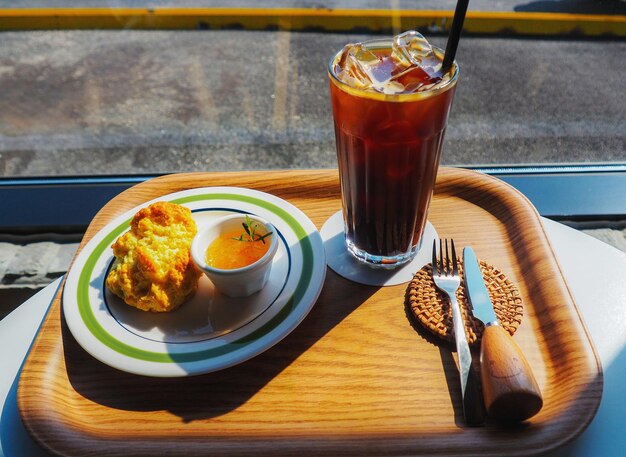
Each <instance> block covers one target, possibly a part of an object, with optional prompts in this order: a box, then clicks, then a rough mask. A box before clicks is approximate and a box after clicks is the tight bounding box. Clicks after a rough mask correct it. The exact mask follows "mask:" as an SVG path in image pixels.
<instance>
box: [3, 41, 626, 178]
mask: <svg viewBox="0 0 626 457" xmlns="http://www.w3.org/2000/svg"><path fill="white" fill-rule="evenodd" d="M366 38H368V37H367V36H364V35H358V36H356V35H344V34H318V33H298V32H295V33H289V32H270V31H267V32H263V31H50V32H5V33H0V94H2V96H1V97H0V176H38V175H68V174H70V175H72V174H93V173H97V174H100V173H150V172H171V171H189V170H253V169H268V168H308V167H314V168H315V167H335V166H336V159H335V149H334V148H335V147H334V133H333V127H332V118H331V112H330V106H329V100H328V87H327V76H326V64H327V61H328V59H329V57H330V56H331V54H332V53H333V52H335V51H336V50H337V49H339V48H340V47H341V46H342V45H343V44H345V43H346V42H348V41H358V40H363V39H366ZM431 41H433V42H434V43H435V44H437V45H439V46H444V45H445V37H434V38H433V39H432V40H431ZM625 55H626V42H625V41H623V40H621V41H620V40H617V41H608V40H607V41H603V40H584V39H581V40H576V39H511V38H493V37H482V38H481V37H464V38H463V39H462V41H461V44H460V46H459V50H458V53H457V59H458V61H459V63H460V67H461V77H460V80H459V85H458V89H457V93H456V98H455V102H454V106H453V109H452V114H451V116H450V120H449V126H448V130H447V133H446V140H445V144H444V153H443V162H444V163H445V164H455V165H467V164H521V163H555V162H556V163H572V162H626V90H624V89H625V88H626V76H625V75H626V59H624V56H625Z"/></svg>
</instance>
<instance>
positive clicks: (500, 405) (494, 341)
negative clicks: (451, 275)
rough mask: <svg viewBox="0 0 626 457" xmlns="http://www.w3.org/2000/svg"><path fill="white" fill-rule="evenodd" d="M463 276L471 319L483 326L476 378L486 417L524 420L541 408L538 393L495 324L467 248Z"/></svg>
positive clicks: (520, 358)
mask: <svg viewBox="0 0 626 457" xmlns="http://www.w3.org/2000/svg"><path fill="white" fill-rule="evenodd" d="M463 276H464V280H465V290H466V292H467V296H468V299H469V302H470V305H471V307H472V312H473V314H474V317H476V318H478V319H480V320H481V321H482V322H483V324H485V331H484V332H483V336H482V340H481V346H480V375H481V381H482V385H483V398H484V401H485V408H486V409H487V415H488V416H489V417H492V418H494V419H498V420H502V421H507V422H512V421H523V420H526V419H528V418H530V417H532V416H534V415H535V414H537V412H539V410H540V409H541V407H542V406H543V398H542V397H541V391H540V390H539V386H538V385H537V381H536V380H535V377H534V375H533V372H532V370H531V368H530V365H529V364H528V361H527V360H526V357H524V353H523V352H522V350H521V349H520V347H519V346H518V345H517V343H516V342H515V340H514V339H513V338H512V337H511V335H510V334H509V332H507V331H506V330H505V329H504V328H503V327H502V326H501V325H500V322H499V321H498V317H497V316H496V313H495V311H494V309H493V305H492V303H491V299H490V298H489V293H488V292H487V287H485V282H484V280H483V275H482V272H481V271H480V267H479V265H478V260H477V259H476V255H475V254H474V250H473V249H472V248H471V247H466V248H465V249H463Z"/></svg>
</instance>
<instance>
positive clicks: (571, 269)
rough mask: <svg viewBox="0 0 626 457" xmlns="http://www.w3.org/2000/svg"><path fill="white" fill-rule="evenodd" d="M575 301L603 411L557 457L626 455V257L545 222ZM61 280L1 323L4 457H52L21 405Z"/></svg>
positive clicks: (0, 441)
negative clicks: (33, 352) (25, 376)
mask: <svg viewBox="0 0 626 457" xmlns="http://www.w3.org/2000/svg"><path fill="white" fill-rule="evenodd" d="M543 222H544V226H545V228H546V232H547V233H548V237H549V238H550V242H551V243H552V246H553V248H554V250H555V254H556V256H557V259H558V261H559V263H560V265H561V268H562V270H563V274H564V275H565V279H566V280H567V283H568V285H569V287H570V290H571V292H572V294H573V295H574V299H575V301H576V303H577V305H578V307H579V309H580V311H581V313H582V315H583V319H584V321H585V324H586V325H587V327H588V329H589V331H590V333H591V336H592V339H593V342H594V343H595V347H596V349H597V351H598V354H599V356H600V359H601V361H602V366H603V371H604V390H603V394H602V401H601V403H600V408H599V410H598V412H597V414H596V416H595V418H594V419H593V421H592V423H591V424H590V425H589V427H588V428H587V429H586V430H585V432H584V433H583V434H582V435H581V436H580V437H578V438H577V439H576V440H574V441H573V442H572V443H570V444H569V445H567V446H565V447H563V448H560V449H559V450H557V451H556V452H554V453H552V454H550V455H551V456H559V457H561V456H581V457H582V456H585V457H587V456H603V457H610V456H624V455H626V415H625V414H624V412H626V395H624V391H626V253H623V252H621V251H619V250H617V249H615V248H613V247H611V246H609V245H607V244H605V243H602V242H601V241H598V240H596V239H595V238H591V237H590V236H588V235H585V234H583V233H581V232H578V231H576V230H573V229H571V228H569V227H566V226H564V225H562V224H558V223H556V222H554V221H550V220H548V219H543ZM60 282H61V281H60V279H59V280H57V281H55V282H54V283H52V284H50V285H49V286H48V287H46V288H45V289H44V290H42V291H41V292H39V293H38V294H37V295H35V296H34V297H32V298H31V299H30V300H28V301H27V302H25V303H24V304H22V305H21V306H20V307H19V308H17V309H16V310H15V311H13V312H12V313H11V314H9V315H8V316H7V317H5V318H4V319H3V320H2V321H0V373H1V376H0V407H1V410H2V415H1V417H0V457H1V456H6V457H31V456H34V457H37V456H45V455H47V454H46V453H44V452H43V451H42V450H41V448H40V447H39V446H38V445H37V444H35V443H34V442H33V441H32V440H31V439H30V437H29V435H28V434H27V432H26V430H25V429H24V426H23V424H22V421H21V419H20V417H19V414H18V411H17V404H16V392H17V382H18V379H19V372H20V370H21V367H22V363H23V361H24V358H25V357H26V354H27V353H28V350H29V349H30V345H31V343H32V340H33V338H34V336H35V335H36V333H37V331H38V329H39V327H40V325H41V322H42V321H43V318H44V317H45V315H46V313H47V311H48V308H49V306H50V303H51V301H52V299H53V298H54V295H55V294H56V291H57V289H58V287H59V285H60Z"/></svg>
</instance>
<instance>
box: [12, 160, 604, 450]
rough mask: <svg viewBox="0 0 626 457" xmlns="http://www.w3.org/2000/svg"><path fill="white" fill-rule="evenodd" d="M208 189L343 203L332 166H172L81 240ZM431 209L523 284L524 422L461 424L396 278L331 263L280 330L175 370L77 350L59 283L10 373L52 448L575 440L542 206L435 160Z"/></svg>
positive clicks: (584, 337) (543, 445)
mask: <svg viewBox="0 0 626 457" xmlns="http://www.w3.org/2000/svg"><path fill="white" fill-rule="evenodd" d="M205 186H239V187H247V188H253V189H258V190H262V191H265V192H270V193H272V194H275V195H277V196H279V197H281V198H283V199H285V200H288V201H290V202H291V203H293V204H294V205H296V206H297V207H299V208H300V209H301V210H302V211H303V212H304V213H306V214H307V215H308V216H309V217H310V218H311V220H312V221H313V222H314V223H315V224H316V226H317V227H318V229H319V228H321V226H322V225H323V223H324V222H325V221H326V220H327V218H328V217H330V216H331V215H332V214H333V213H335V212H336V211H338V210H339V209H340V207H341V202H340V196H339V185H338V174H337V171H336V170H311V171H268V172H236V173H194V174H178V175H170V176H165V177H161V178H157V179H154V180H151V181H147V182H145V183H142V184H139V185H137V186H135V187H133V188H131V189H129V190H127V191H125V192H124V193H122V194H120V195H119V196H118V197H116V198H115V199H113V200H112V201H111V202H109V203H108V204H107V205H106V206H105V207H104V208H102V210H101V211H100V212H99V213H98V214H97V215H96V217H95V218H94V220H93V222H92V224H91V225H90V226H89V228H88V230H87V232H86V234H85V238H84V240H83V242H82V244H81V247H82V246H83V245H84V244H85V242H86V241H87V240H89V239H90V238H91V237H92V236H93V235H94V234H95V233H96V232H97V231H98V230H99V229H100V228H102V227H103V226H104V225H105V224H106V223H107V222H108V221H110V220H111V219H112V218H114V217H116V216H117V215H119V214H121V213H123V212H125V211H127V210H129V209H132V208H133V207H135V206H137V205H139V204H141V203H143V202H145V201H147V200H150V199H153V198H156V197H158V196H160V195H165V194H168V193H171V192H175V191H179V190H184V189H191V188H197V187H205ZM429 220H430V221H431V222H432V223H433V225H434V226H435V228H436V229H437V231H438V233H439V235H440V236H442V237H444V236H445V237H448V238H454V240H455V243H456V244H457V246H464V245H472V246H473V248H474V250H475V252H476V254H477V256H478V257H479V258H480V259H483V260H486V261H487V262H489V263H491V264H493V265H495V266H496V267H497V268H498V269H500V270H501V271H503V272H504V273H505V274H506V275H507V276H508V277H509V278H510V279H511V280H512V281H513V282H514V283H516V284H517V286H518V287H519V290H520V294H521V296H522V299H523V301H524V307H525V310H524V311H525V314H524V317H523V320H522V324H521V325H520V327H519V329H518V331H517V332H516V333H515V337H514V339H515V341H516V342H517V343H518V344H519V346H520V347H521V348H522V350H523V351H524V354H526V356H527V358H528V361H529V363H530V365H531V367H532V369H533V371H534V374H535V377H536V379H537V382H538V384H539V387H540V389H541V391H542V393H543V397H544V406H543V408H542V410H541V411H540V412H539V413H538V414H537V415H536V416H534V417H533V418H532V419H531V420H530V421H528V422H525V423H522V424H518V425H516V426H503V425H501V424H498V423H497V422H493V421H488V422H487V423H486V424H485V425H484V426H482V427H466V426H465V425H464V424H463V420H462V410H461V398H460V387H459V381H458V373H457V368H456V362H455V357H456V354H454V353H453V352H452V351H453V348H452V346H449V345H447V344H446V343H442V342H439V341H434V340H432V339H431V338H430V337H428V336H427V334H426V333H425V332H423V331H421V330H420V329H419V325H418V324H416V323H414V322H413V321H412V320H411V318H410V317H409V316H410V315H411V313H410V311H409V312H407V304H406V301H405V293H406V288H407V284H404V285H399V286H392V287H383V288H381V287H368V286H363V285H359V284H354V283H351V282H349V281H347V280H345V279H343V278H341V277H339V276H338V275H336V274H335V273H334V272H332V271H331V270H329V271H328V273H327V276H326V281H325V284H324V287H323V290H322V293H321V295H320V297H319V299H318V301H317V303H316V305H315V306H314V308H313V310H312V311H311V313H310V314H309V315H308V316H307V318H306V319H305V320H304V321H303V323H302V324H301V325H300V326H299V327H298V328H296V329H295V330H294V331H293V332H292V333H291V334H290V335H289V336H287V337H286V338H285V339H284V340H283V341H281V342H280V343H279V344H277V345H276V346H274V347H272V348H271V349H269V350H268V351H266V352H264V353H263V354H261V355H259V356H257V357H255V358H253V359H252V360H249V361H247V362H245V363H242V364H240V365H238V366H235V367H232V368H229V369H226V370H223V371H219V372H216V373H212V374H207V375H202V376H194V377H186V378H174V379H160V378H147V377H142V376H135V375H131V374H127V373H124V372H120V371H117V370H115V369H113V368H110V367H108V366H106V365H104V364H102V363H100V362H98V361H97V360H95V359H94V358H92V357H91V356H89V355H88V354H87V353H86V352H85V351H84V350H83V349H82V348H81V347H80V346H79V345H78V344H77V343H76V341H75V340H74V338H73V337H72V335H71V334H70V333H69V331H68V329H67V327H66V324H65V323H64V321H63V318H62V312H61V300H60V297H61V293H59V294H58V295H57V297H56V299H55V301H54V303H53V305H52V308H51V311H50V312H49V314H48V316H47V318H46V320H45V322H44V324H43V327H42V329H41V332H40V333H39V335H38V336H37V338H36V341H35V343H34V346H33V348H32V351H31V353H30V355H29V357H28V359H27V362H26V364H25V366H24V369H23V372H22V375H21V379H20V384H19V390H18V407H19V411H20V413H21V415H22V418H23V420H24V424H25V425H26V427H27V429H28V430H29V432H30V433H31V434H32V436H33V437H34V438H35V439H36V440H37V441H38V442H39V443H41V444H42V445H43V446H44V447H45V448H47V449H48V450H50V451H51V452H54V453H57V454H59V455H77V456H89V455H97V456H131V455H138V456H148V455H150V456H152V455H172V456H191V455H241V456H248V455H249V456H255V457H256V456H259V455H273V456H282V455H298V456H304V455H333V456H373V455H432V454H436V455H478V454H480V455H482V456H488V455H493V456H496V455H497V456H502V455H509V456H513V455H531V454H539V453H543V452H546V451H548V450H550V449H553V448H555V447H558V446H560V445H562V444H564V443H566V442H567V441H569V440H571V439H573V438H574V437H575V436H577V435H578V434H579V433H580V432H581V431H582V430H584V428H585V427H586V426H587V425H588V423H589V422H590V421H591V419H592V418H593V416H594V414H595V412H596V409H597V407H598V405H599V402H600V397H601V393H602V373H601V367H600V364H599V361H598V358H597V356H596V354H595V351H594V349H593V346H592V343H591V341H590V339H589V335H588V333H587V331H586V329H585V327H584V325H583V323H582V321H581V318H580V315H579V313H578V310H577V308H576V306H575V304H574V302H573V300H572V297H571V294H570V292H569V290H568V288H567V284H566V283H565V281H564V279H563V276H562V274H561V271H560V269H559V265H558V263H557V261H556V260H555V257H554V254H553V252H552V249H551V247H550V245H549V243H548V240H547V237H546V235H545V233H544V230H543V227H542V225H541V221H540V218H539V216H538V214H537V213H536V211H535V210H534V208H533V207H532V205H531V204H530V203H529V202H528V201H527V200H526V199H525V198H524V197H523V196H522V195H521V194H520V193H518V192H517V191H515V190H514V189H512V188H511V187H510V186H508V185H506V184H504V183H502V182H501V181H499V180H497V179H495V178H492V177H489V176H486V175H481V174H478V173H475V172H470V171H467V170H460V169H448V168H442V169H441V170H440V173H439V175H438V178H437V187H436V190H435V195H434V197H433V201H432V205H431V210H430V215H429Z"/></svg>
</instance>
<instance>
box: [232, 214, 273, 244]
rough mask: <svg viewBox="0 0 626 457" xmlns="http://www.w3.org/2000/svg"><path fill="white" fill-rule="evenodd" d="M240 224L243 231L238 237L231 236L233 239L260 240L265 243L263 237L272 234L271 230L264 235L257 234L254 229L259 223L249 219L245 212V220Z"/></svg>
mask: <svg viewBox="0 0 626 457" xmlns="http://www.w3.org/2000/svg"><path fill="white" fill-rule="evenodd" d="M241 225H242V226H243V229H244V230H245V233H242V234H241V235H239V237H233V240H236V241H247V242H252V241H262V242H263V244H265V238H267V237H268V236H270V235H271V234H272V232H268V233H266V234H265V235H258V234H257V233H256V229H257V228H258V227H259V224H258V223H257V222H254V221H253V220H252V219H250V218H249V217H248V215H247V214H246V221H245V222H242V223H241ZM246 235H248V236H246Z"/></svg>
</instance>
